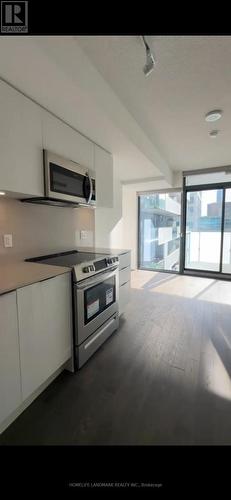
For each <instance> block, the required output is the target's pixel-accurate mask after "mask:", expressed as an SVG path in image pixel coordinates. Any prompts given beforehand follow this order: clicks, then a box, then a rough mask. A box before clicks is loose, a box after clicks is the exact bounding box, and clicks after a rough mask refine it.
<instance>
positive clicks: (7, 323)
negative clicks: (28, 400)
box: [0, 292, 21, 423]
mask: <svg viewBox="0 0 231 500" xmlns="http://www.w3.org/2000/svg"><path fill="white" fill-rule="evenodd" d="M20 403H21V380H20V363H19V342H18V320H17V303H16V292H11V293H6V294H5V295H1V296H0V423H1V422H3V420H5V419H6V418H7V417H8V415H10V413H12V412H13V411H14V410H15V409H16V408H17V407H18V406H19V405H20Z"/></svg>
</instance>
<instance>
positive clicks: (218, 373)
mask: <svg viewBox="0 0 231 500" xmlns="http://www.w3.org/2000/svg"><path fill="white" fill-rule="evenodd" d="M202 383H203V386H204V387H205V389H206V390H208V391H210V392H212V393H214V394H217V395H218V396H220V397H222V398H225V399H227V400H231V380H230V377H229V374H228V372H227V370H226V368H225V366H224V363H223V362H222V359H221V358H220V356H219V354H218V352H217V350H216V348H215V347H214V345H213V343H212V342H211V340H209V341H208V343H207V346H206V350H205V351H204V352H203V356H202Z"/></svg>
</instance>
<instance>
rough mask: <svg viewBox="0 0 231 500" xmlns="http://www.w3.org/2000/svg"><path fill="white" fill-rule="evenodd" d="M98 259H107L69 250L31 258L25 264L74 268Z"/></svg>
mask: <svg viewBox="0 0 231 500" xmlns="http://www.w3.org/2000/svg"><path fill="white" fill-rule="evenodd" d="M100 257H102V258H104V257H108V255H107V256H106V255H105V254H102V253H91V252H79V251H78V250H71V251H68V252H60V253H55V254H50V255H42V256H40V257H33V258H31V259H26V261H27V262H40V263H44V264H51V265H54V266H64V267H74V266H77V265H78V264H82V262H89V261H93V260H96V259H100Z"/></svg>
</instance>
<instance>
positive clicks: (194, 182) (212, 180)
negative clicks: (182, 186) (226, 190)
mask: <svg viewBox="0 0 231 500" xmlns="http://www.w3.org/2000/svg"><path fill="white" fill-rule="evenodd" d="M185 182H186V186H198V185H200V184H201V185H202V184H216V183H218V182H231V172H228V171H227V172H211V173H209V174H198V175H196V174H195V175H187V176H186V177H185Z"/></svg>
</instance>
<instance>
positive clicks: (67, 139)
mask: <svg viewBox="0 0 231 500" xmlns="http://www.w3.org/2000/svg"><path fill="white" fill-rule="evenodd" d="M140 38H144V37H140V36H127V37H126V36H112V37H109V36H99V37H96V36H95V37H94V36H93V37H91V36H64V37H62V36H50V37H49V36H41V37H39V36H32V37H26V36H20V37H18V38H17V37H10V36H4V37H0V61H1V71H0V109H1V113H0V131H1V133H0V319H1V323H0V401H1V405H0V434H1V435H0V444H1V445H2V446H3V447H4V448H6V447H8V446H14V445H17V446H20V445H22V446H24V445H30V446H33V445H38V446H40V445H42V446H47V445H48V446H49V445H55V446H57V445H63V446H72V445H74V446H85V445H88V446H89V445H90V446H91V445H94V446H104V445H108V446H113V447H116V446H118V445H122V446H126V445H131V446H136V445H137V446H141V447H142V446H144V445H145V446H146V445H148V446H159V445H161V446H162V445H173V446H178V445H188V446H190V445H207V444H209V445H211V444H215V445H224V444H230V443H231V441H230V415H231V413H230V412H231V410H230V399H231V388H230V377H229V373H230V371H229V370H230V361H229V355H228V353H229V349H230V347H228V346H229V344H230V334H229V314H230V306H231V301H230V296H231V295H230V294H231V285H230V274H229V267H230V266H231V262H229V261H228V259H229V257H230V248H231V243H230V242H231V239H230V238H231V233H230V231H229V226H230V225H231V222H230V220H231V217H229V212H230V210H229V209H230V205H229V203H230V199H231V192H230V189H231V179H230V173H231V169H230V165H229V163H230V159H229V144H228V130H229V128H228V127H229V120H228V119H227V115H228V111H227V110H228V106H229V102H228V94H229V93H228V90H227V89H228V85H227V88H226V86H225V85H226V84H227V82H228V81H229V78H228V76H227V75H226V68H227V61H228V59H229V57H228V56H229V54H230V46H231V45H230V37H227V38H226V37H223V38H222V37H220V38H221V39H219V44H218V45H217V40H216V37H211V39H209V37H206V36H198V37H195V38H194V37H192V36H191V37H186V36H185V37H183V38H181V37H180V36H179V37H178V36H175V37H174V36H163V37H161V36H153V37H152V36H151V37H146V38H145V40H146V42H145V44H144V43H143V41H142V40H140ZM147 43H148V44H149V45H150V47H151V48H152V49H153V47H154V48H155V47H156V51H157V54H159V60H158V61H157V62H156V64H154V62H153V60H154V56H153V58H152V57H151V59H150V50H149V45H147ZM184 44H186V45H184ZM185 46H187V50H188V51H189V53H191V54H192V61H193V66H192V67H191V66H190V64H189V62H188V59H187V58H185V57H184V54H185ZM147 47H148V48H147ZM198 48H200V51H199V50H198ZM170 49H171V50H170ZM145 51H146V52H145ZM171 51H172V52H174V54H175V59H174V60H175V61H177V63H176V66H174V64H173V62H172V60H173V58H172V56H171V54H172V52H171ZM153 52H154V49H153ZM223 52H224V54H225V55H224V61H223V63H224V64H223V68H222V71H223V74H224V79H223V80H222V83H221V82H220V83H219V85H220V86H221V90H220V95H221V96H226V101H227V102H228V104H227V103H226V101H225V97H224V101H225V104H223V101H222V99H221V100H220V101H219V103H220V102H221V104H219V103H218V104H216V102H217V101H216V99H215V97H214V90H213V88H212V86H211V88H210V96H209V99H207V100H206V95H207V94H206V92H207V91H206V88H207V87H208V85H207V87H206V85H204V80H203V78H206V79H207V80H206V81H208V82H210V71H209V69H208V68H207V66H206V61H207V60H208V57H209V55H211V54H213V56H214V58H212V62H211V65H212V64H214V66H212V68H213V70H214V72H215V71H218V70H217V68H216V67H215V66H216V61H218V60H219V61H220V56H221V53H222V54H223ZM198 53H200V57H201V66H200V67H205V68H207V69H205V76H203V75H204V73H203V74H202V73H201V71H200V70H199V69H198V67H199V65H198V64H197V57H198ZM178 54H179V57H178ZM145 56H146V57H147V61H146V65H145V66H143V63H144V58H145ZM213 61H214V62H213ZM127 64H128V70H127V71H124V72H123V68H125V67H127V66H126V65H127ZM171 64H172V66H170V67H171V70H172V72H173V75H174V76H173V78H172V81H174V85H171V79H170V78H169V66H168V65H171ZM150 65H151V69H150V67H149V66H150ZM152 65H153V67H152ZM181 65H182V68H184V70H183V69H182V70H181ZM203 65H204V66H203ZM25 68H29V70H28V71H25ZM179 68H180V70H179ZM155 71H156V72H155ZM182 75H183V76H182ZM131 81H132V82H133V85H131ZM181 81H182V83H181ZM197 82H201V83H200V88H199V84H198V88H197V87H196V83H197ZM224 82H226V83H224ZM157 84H158V85H157ZM195 88H197V95H196V93H195V92H194V89H195ZM184 92H185V94H184ZM156 93H157V96H158V97H156ZM182 93H183V94H182ZM182 95H183V97H182ZM150 98H152V101H150ZM181 99H183V101H182V102H183V104H184V105H183V104H182V102H181ZM190 99H191V100H192V102H191V100H190ZM193 99H194V101H193ZM197 100H198V102H199V103H200V105H201V109H200V107H199V104H198V103H197ZM150 102H152V103H154V104H155V110H156V115H155V116H153V112H152V106H150ZM202 103H203V106H202ZM219 106H221V107H222V108H225V107H227V110H226V109H225V111H224V110H223V109H219ZM212 107H214V109H212V111H210V112H209V111H208V110H209V109H210V108H212ZM216 107H217V109H216ZM149 108H150V109H151V111H150V112H149ZM190 113H191V115H192V116H193V119H192V121H191V120H189V118H188V117H189V116H190ZM223 115H224V116H223ZM162 116H163V119H162ZM178 117H179V118H178ZM211 117H212V119H211ZM218 119H219V120H221V121H220V123H222V124H223V125H222V126H223V127H224V129H225V132H222V131H221V132H220V131H217V136H218V137H217V138H215V136H216V134H215V135H214V133H213V135H211V133H212V132H214V130H213V128H212V127H213V126H214V125H213V122H212V120H214V121H216V120H218ZM145 120H146V121H145ZM155 120H156V121H155ZM195 123H196V124H198V125H197V126H198V129H199V132H197V131H195V128H196V125H195ZM221 128H222V127H221ZM174 134H175V135H174ZM222 134H223V135H222ZM182 137H183V138H184V140H183V139H182ZM220 137H221V139H220ZM216 141H217V142H216ZM219 141H223V142H221V145H220V143H219ZM211 150H212V152H211ZM192 159H193V160H192ZM206 176H207V177H206ZM214 178H216V179H215V180H214ZM204 179H206V181H205V180H204ZM211 179H212V180H211ZM204 192H205V196H203V194H204ZM201 193H202V194H201ZM229 197H230V198H229ZM195 207H196V208H195ZM187 217H188V219H187ZM190 217H191V218H190ZM211 235H212V237H215V236H216V241H217V243H216V245H217V246H216V248H215V246H213V245H212V244H211V246H210V248H209V250H208V246H209V245H208V243H207V246H206V242H208V241H209V242H210V241H213V240H212V237H211ZM209 238H210V239H209ZM198 241H199V244H198ZM190 242H191V243H190ZM192 242H193V243H192ZM190 244H191V247H190ZM203 245H204V247H203ZM211 248H213V252H212V251H211ZM184 259H185V260H184ZM186 264H187V265H186ZM190 266H191V267H190ZM224 266H226V267H225V269H226V270H228V271H227V272H224V269H223V268H224ZM210 273H212V274H210ZM216 325H218V326H216ZM210 416H212V417H211V418H210ZM218 421H219V422H220V424H219V425H218V424H217V422H218ZM83 453H85V452H83Z"/></svg>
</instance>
